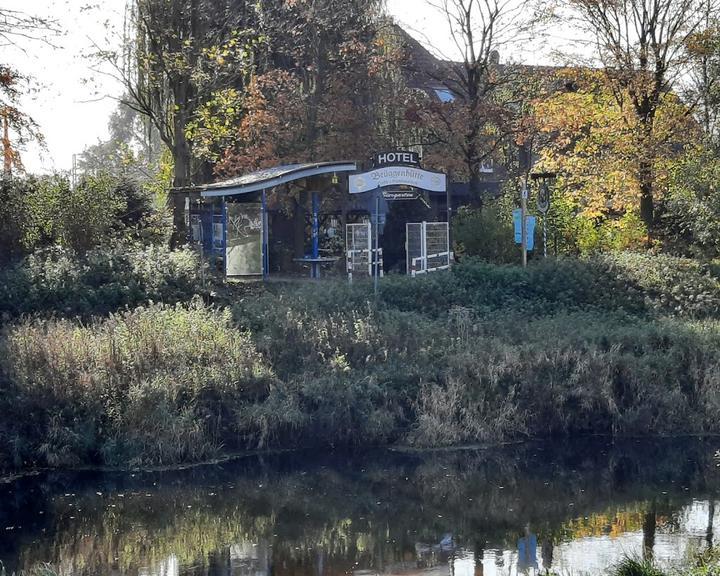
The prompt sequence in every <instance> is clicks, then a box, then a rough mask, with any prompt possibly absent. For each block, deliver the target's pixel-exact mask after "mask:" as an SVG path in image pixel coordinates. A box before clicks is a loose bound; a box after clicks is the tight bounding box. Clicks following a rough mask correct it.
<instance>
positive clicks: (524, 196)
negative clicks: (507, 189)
mask: <svg viewBox="0 0 720 576" xmlns="http://www.w3.org/2000/svg"><path fill="white" fill-rule="evenodd" d="M528 194H529V187H528V177H527V174H526V175H525V184H523V189H522V193H521V198H520V226H521V230H522V265H523V268H527V253H528V251H527V246H528V239H527V201H528Z"/></svg>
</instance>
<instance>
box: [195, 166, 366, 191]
mask: <svg viewBox="0 0 720 576" xmlns="http://www.w3.org/2000/svg"><path fill="white" fill-rule="evenodd" d="M356 170H357V164H356V163H355V162H348V161H342V162H312V163H307V164H286V165H284V166H274V167H273V168H265V169H263V170H257V171H256V172H251V173H249V174H243V175H242V176H239V177H237V178H232V179H230V180H224V181H222V182H215V183H213V184H208V185H207V186H203V187H202V188H201V195H202V196H203V197H206V198H207V197H213V196H234V195H236V194H249V193H251V192H258V191H260V190H267V189H269V188H274V187H275V186H280V185H281V184H287V183H288V182H293V181H295V180H301V179H302V178H309V177H311V176H319V175H321V174H330V173H333V172H354V171H356Z"/></svg>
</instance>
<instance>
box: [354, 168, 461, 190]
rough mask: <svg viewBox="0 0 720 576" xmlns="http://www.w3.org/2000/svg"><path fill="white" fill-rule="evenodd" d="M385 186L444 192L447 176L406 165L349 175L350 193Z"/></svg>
mask: <svg viewBox="0 0 720 576" xmlns="http://www.w3.org/2000/svg"><path fill="white" fill-rule="evenodd" d="M385 186H413V187H415V188H421V189H422V190H430V191H431V192H445V190H446V189H447V177H446V176H445V174H441V173H439V172H430V171H428V170H422V169H420V168H410V167H407V166H389V167H387V168H377V169H375V170H370V171H369V172H363V173H362V174H353V175H351V176H350V194H361V193H363V192H369V191H370V190H375V189H377V188H383V187H385Z"/></svg>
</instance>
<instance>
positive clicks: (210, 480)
mask: <svg viewBox="0 0 720 576" xmlns="http://www.w3.org/2000/svg"><path fill="white" fill-rule="evenodd" d="M718 448H720V439H715V440H692V441H690V440H683V441H677V440H674V441H665V440H663V441H658V440H655V441H623V442H621V443H615V444H613V443H610V442H609V441H606V440H579V441H573V442H557V443H529V444H523V445H516V446H507V447H503V448H501V449H492V450H459V451H450V452H444V451H436V452H428V453H406V452H393V451H387V450H373V451H369V452H361V453H354V454H347V453H338V452H335V453H333V452H329V451H312V452H296V453H290V454H278V455H272V456H263V457H252V458H244V459H240V460H237V461H234V462H231V463H225V464H222V465H212V466H210V465H209V466H203V467H198V468H193V469H188V470H182V471H174V472H152V473H150V472H143V473H141V472H138V473H134V474H133V473H107V472H106V473H99V472H72V473H71V472H53V473H46V474H44V475H42V476H36V477H32V478H24V479H21V480H18V481H14V482H11V483H5V484H0V561H1V562H2V563H3V564H4V566H5V570H6V572H7V574H8V575H11V574H13V573H14V572H18V573H19V572H20V571H23V570H25V571H29V570H32V569H33V568H37V567H38V566H40V565H42V564H43V563H49V564H51V565H52V566H53V568H54V569H55V570H56V572H57V573H59V574H64V575H65V574H66V575H85V574H88V575H90V574H93V575H95V574H130V575H138V576H140V575H142V576H150V575H158V576H173V575H180V574H183V575H185V574H188V575H189V574H193V575H195V574H197V575H202V574H207V575H218V576H219V575H230V574H235V575H244V576H266V575H268V576H269V575H270V574H272V575H274V576H331V575H339V574H348V575H354V576H372V575H375V574H387V575H398V576H400V575H403V576H410V575H427V576H441V575H452V576H495V575H497V576H501V575H507V576H515V575H517V574H535V573H543V572H545V571H546V570H552V571H553V572H555V573H561V574H567V573H573V574H581V573H590V574H599V573H603V572H604V571H605V570H606V568H607V567H609V566H611V565H612V564H613V563H616V562H617V561H618V560H620V559H621V558H623V556H624V555H630V556H634V557H637V558H642V557H645V558H648V557H653V558H654V559H655V560H656V561H657V562H659V563H662V564H672V563H676V562H681V561H682V560H683V559H685V558H686V557H687V555H688V554H691V553H692V552H693V551H697V550H699V549H702V548H704V547H707V546H708V545H713V544H714V541H715V538H716V537H718V538H720V468H718V467H717V460H716V458H715V452H716V451H717V450H718ZM1 573H2V570H1V569H0V574H1Z"/></svg>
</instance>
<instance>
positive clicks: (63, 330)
mask: <svg viewBox="0 0 720 576" xmlns="http://www.w3.org/2000/svg"><path fill="white" fill-rule="evenodd" d="M0 354H2V360H0V366H2V373H3V377H4V385H3V394H2V400H1V402H2V403H3V404H4V406H3V411H4V413H5V414H7V415H8V416H10V417H8V418H4V419H3V423H2V424H1V425H0V431H2V433H3V438H4V440H5V447H6V448H7V447H8V446H9V447H10V452H11V456H12V457H13V458H14V460H15V461H16V463H18V462H22V461H23V460H26V459H29V458H32V459H34V460H39V461H41V462H43V463H47V464H49V465H73V464H79V463H88V462H95V463H106V464H138V463H157V464H162V463H175V462H181V461H197V460H199V459H203V458H207V457H208V456H211V455H213V454H216V453H217V452H218V451H219V450H220V448H221V447H222V446H223V445H224V444H225V445H229V447H232V444H233V442H234V438H233V434H234V432H235V430H236V426H235V421H236V418H237V414H236V411H237V410H238V409H239V408H240V407H242V406H243V404H244V403H246V402H249V401H252V400H253V399H255V398H257V397H260V396H264V395H266V393H267V387H268V386H270V384H271V382H272V372H271V371H270V370H269V369H268V368H267V367H266V366H265V364H264V363H263V361H262V358H261V357H260V356H259V354H258V353H257V351H256V350H255V346H254V344H253V342H252V340H251V338H250V336H249V335H248V334H247V333H245V332H242V331H239V330H237V329H235V328H234V327H232V326H231V323H230V313H229V312H228V311H218V310H215V309H213V308H209V307H206V306H205V305H204V304H201V303H199V302H198V303H194V304H191V305H190V306H176V307H170V306H163V305H154V306H151V307H149V308H138V309H136V310H134V311H132V312H126V313H123V314H121V315H118V316H111V317H110V318H108V319H106V320H98V321H95V322H92V323H90V324H88V325H80V324H77V323H74V322H71V321H68V320H34V321H28V322H25V323H23V324H20V325H18V326H14V327H12V328H7V329H5V332H4V334H3V342H2V349H1V350H0ZM13 414H14V415H16V416H17V417H13V416H12V415H13ZM20 415H22V416H21V417H20Z"/></svg>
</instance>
